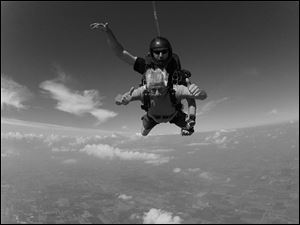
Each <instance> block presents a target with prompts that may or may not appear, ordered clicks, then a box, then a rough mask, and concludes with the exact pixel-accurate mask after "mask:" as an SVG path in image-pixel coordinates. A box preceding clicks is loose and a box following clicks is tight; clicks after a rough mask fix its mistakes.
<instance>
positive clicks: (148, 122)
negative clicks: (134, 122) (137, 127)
mask: <svg viewBox="0 0 300 225" xmlns="http://www.w3.org/2000/svg"><path fill="white" fill-rule="evenodd" d="M142 121H143V128H142V132H141V133H142V135H143V136H147V135H148V134H149V132H150V131H151V130H152V129H153V127H155V126H156V125H157V124H158V123H157V122H156V121H154V120H153V119H152V118H151V117H149V116H148V114H145V115H144V116H143V117H142Z"/></svg>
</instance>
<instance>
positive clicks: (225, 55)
mask: <svg viewBox="0 0 300 225" xmlns="http://www.w3.org/2000/svg"><path fill="white" fill-rule="evenodd" d="M156 8H157V15H158V20H159V26H160V31H161V35H162V36H164V37H166V38H168V39H169V41H170V42H171V44H172V48H173V51H174V52H175V53H176V54H177V55H179V57H180V60H181V65H182V67H183V68H185V69H188V70H190V71H191V73H192V77H191V80H192V82H193V83H195V84H197V85H198V86H199V87H200V88H201V89H204V90H205V91H206V92H207V94H208V98H207V99H206V100H204V101H200V100H199V101H197V123H196V131H199V132H201V131H208V130H218V129H230V128H238V127H248V126H256V125H262V124H272V123H279V122H283V121H290V120H299V3H298V1H282V2H280V1H274V2H272V1H266V2H260V1H259V2H252V1H251V2H244V1H241V2H236V1H234V2H229V1H226V2H222V1H221V2H214V1H209V2H205V1H199V2H197V1H191V2H189V1H184V2H183V1H165V2H164V1H157V2H156ZM94 22H108V23H109V26H110V27H111V29H112V31H113V32H114V34H115V35H116V37H117V39H118V40H119V42H120V43H121V44H122V45H123V47H124V49H126V50H127V51H129V52H130V53H131V54H133V55H135V56H140V57H143V56H144V55H145V54H146V53H147V52H148V46H149V43H150V41H151V39H152V38H153V37H155V36H156V35H157V33H156V27H155V22H154V18H153V8H152V2H151V1H141V2H136V1H122V2H121V1H91V2H89V1H74V2H72V1H68V2H59V1H54V2H50V1H49V2H38V1H32V2H26V1H19V2H18V1H13V2H11V1H1V131H2V130H3V129H5V128H6V127H7V126H18V127H31V128H37V127H43V128H44V129H48V128H49V127H51V128H55V129H58V130H64V129H67V128H70V129H73V130H82V131H83V130H86V131H87V130H88V131H91V130H92V131H95V132H100V131H101V132H102V131H103V132H112V131H113V132H115V131H120V132H125V133H126V132H128V133H138V132H140V129H141V126H142V123H141V122H142V121H141V119H140V118H141V116H142V115H143V114H144V111H143V110H141V108H140V102H132V103H130V104H129V105H126V106H117V105H116V104H115V102H114V98H115V96H116V95H117V94H120V93H124V92H126V91H128V90H129V89H130V87H132V86H135V87H137V86H138V84H139V83H140V79H141V75H140V74H138V73H137V72H135V71H134V70H133V68H132V66H130V65H128V64H126V63H125V62H123V61H121V60H120V59H118V58H117V57H116V56H115V55H114V53H113V52H112V50H111V49H110V48H109V46H108V44H107V42H106V37H105V33H103V32H102V31H100V30H91V29H90V27H89V25H90V24H91V23H94ZM185 108H186V107H185ZM179 132H180V130H179V128H177V127H175V125H173V124H160V125H158V126H157V127H155V128H154V129H153V131H151V134H167V133H174V134H175V133H177V134H178V133H179Z"/></svg>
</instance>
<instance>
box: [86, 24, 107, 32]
mask: <svg viewBox="0 0 300 225" xmlns="http://www.w3.org/2000/svg"><path fill="white" fill-rule="evenodd" d="M107 26H108V23H92V24H90V28H91V29H92V30H93V29H98V28H99V27H100V28H102V29H106V28H107Z"/></svg>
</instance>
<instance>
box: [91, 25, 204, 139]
mask: <svg viewBox="0 0 300 225" xmlns="http://www.w3.org/2000/svg"><path fill="white" fill-rule="evenodd" d="M90 26H91V29H97V28H100V30H102V31H104V32H105V33H106V37H107V42H108V44H109V46H110V47H111V49H112V50H113V52H114V53H115V54H116V56H117V57H118V58H120V59H121V60H123V61H124V62H126V63H128V64H129V65H131V66H133V69H134V70H135V71H136V72H138V73H140V74H142V75H143V78H142V84H141V85H144V84H145V73H146V71H147V70H148V69H149V68H153V69H156V68H160V69H166V71H167V73H168V74H169V77H168V78H167V79H168V84H169V85H170V86H172V84H173V83H175V84H176V83H177V84H183V85H185V86H187V87H188V90H189V91H190V92H191V93H192V94H193V95H199V94H200V89H199V88H198V86H197V85H195V84H193V85H192V83H191V81H190V79H189V77H190V73H189V71H187V70H182V69H181V64H180V60H179V57H178V56H177V55H176V54H175V53H173V51H172V46H171V44H170V42H169V41H168V40H167V39H166V38H164V37H156V38H154V39H152V41H151V43H150V47H149V53H148V55H147V56H146V57H145V58H142V57H137V56H134V55H132V54H131V53H129V52H128V51H127V50H125V49H124V48H123V46H122V45H121V44H120V42H119V41H118V40H117V38H116V37H115V35H114V34H113V32H112V30H111V29H110V28H109V26H108V23H93V24H91V25H90ZM186 100H187V103H188V117H187V122H188V124H189V125H190V126H191V127H194V126H195V124H196V102H195V99H192V98H187V99H186ZM185 133H187V135H191V134H192V132H189V131H185Z"/></svg>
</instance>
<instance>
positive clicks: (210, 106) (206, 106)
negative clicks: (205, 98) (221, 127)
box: [197, 97, 229, 116]
mask: <svg viewBox="0 0 300 225" xmlns="http://www.w3.org/2000/svg"><path fill="white" fill-rule="evenodd" d="M228 99H229V98H228V97H224V98H221V99H219V100H212V101H209V102H207V103H205V104H204V105H203V106H202V107H201V108H200V109H199V110H197V111H198V112H197V115H198V116H202V115H204V114H206V113H208V112H210V111H211V110H213V109H214V108H215V107H216V106H217V105H218V104H220V103H222V102H224V101H227V100H228Z"/></svg>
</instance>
